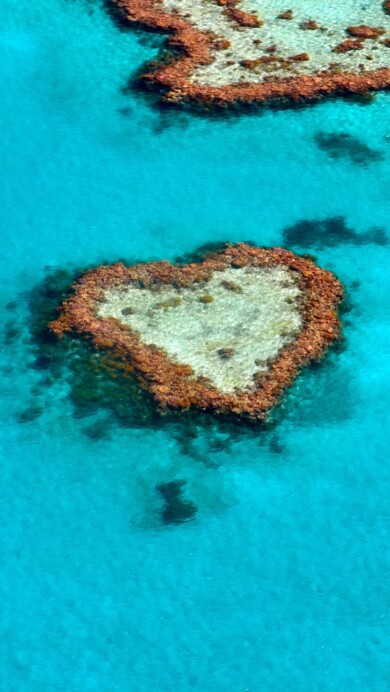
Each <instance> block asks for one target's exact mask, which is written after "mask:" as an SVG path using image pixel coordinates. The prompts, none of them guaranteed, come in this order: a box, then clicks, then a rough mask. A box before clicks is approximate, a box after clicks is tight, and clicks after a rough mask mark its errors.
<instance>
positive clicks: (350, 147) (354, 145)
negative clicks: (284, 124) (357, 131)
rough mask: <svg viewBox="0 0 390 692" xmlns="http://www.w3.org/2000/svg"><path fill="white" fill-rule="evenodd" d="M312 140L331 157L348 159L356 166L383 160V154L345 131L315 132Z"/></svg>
mask: <svg viewBox="0 0 390 692" xmlns="http://www.w3.org/2000/svg"><path fill="white" fill-rule="evenodd" d="M314 141H315V143H316V144H317V146H318V148H319V149H321V151H324V152H326V153H327V154H328V156H330V157H331V158H332V159H348V160H349V161H351V162H352V163H354V164H356V165H357V166H368V165H369V164H370V163H375V162H377V161H383V159H384V154H383V152H381V151H379V150H378V149H373V148H372V147H369V146H368V144H366V143H365V142H363V141H362V140H361V139H359V138H358V137H355V136H354V135H350V134H348V133H347V132H317V133H316V134H315V135H314Z"/></svg>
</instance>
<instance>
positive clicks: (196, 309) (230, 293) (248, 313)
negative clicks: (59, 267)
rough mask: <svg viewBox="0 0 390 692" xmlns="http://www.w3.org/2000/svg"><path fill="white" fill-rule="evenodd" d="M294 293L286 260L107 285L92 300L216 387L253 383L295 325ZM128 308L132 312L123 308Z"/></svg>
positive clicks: (106, 314) (295, 287) (295, 286)
mask: <svg viewBox="0 0 390 692" xmlns="http://www.w3.org/2000/svg"><path fill="white" fill-rule="evenodd" d="M222 282H231V283H232V284H233V285H231V286H230V287H229V286H228V284H225V285H223V283H222ZM300 295H301V290H300V288H299V286H298V284H297V282H296V280H295V278H294V276H293V274H292V272H290V271H289V270H288V269H286V268H285V267H245V268H238V269H234V268H231V267H229V268H227V269H224V270H222V271H215V272H214V273H213V275H212V276H211V278H210V279H209V280H208V281H207V282H203V283H202V284H194V285H193V287H189V288H175V287H174V286H172V285H163V284H159V285H158V290H151V289H149V288H138V287H135V286H126V287H125V286H123V287H122V286H121V287H118V288H112V289H107V290H106V291H104V298H105V301H106V302H103V303H99V304H97V306H96V307H97V312H98V315H99V317H115V318H117V319H118V320H120V321H121V322H123V323H124V324H127V325H129V327H131V329H132V330H134V331H135V332H137V333H138V334H139V336H140V338H141V339H142V341H143V342H144V343H146V344H154V345H155V346H157V347H159V348H161V349H163V350H164V351H165V352H166V353H167V355H168V356H169V358H170V359H171V360H173V361H175V362H177V363H181V364H188V365H191V367H192V369H193V372H194V377H199V376H203V377H207V378H208V379H209V380H210V381H211V383H212V384H213V385H214V386H216V387H217V388H218V390H220V391H221V392H233V391H234V390H235V389H239V390H252V389H254V381H253V376H254V375H255V373H257V372H261V371H266V370H267V362H268V361H270V360H271V359H273V358H275V357H276V356H277V354H278V353H279V352H280V350H281V349H282V348H283V347H284V346H285V345H286V344H288V343H290V342H291V341H292V340H293V339H294V337H295V336H296V334H297V333H298V332H299V331H300V329H301V327H302V318H301V313H300V308H299V304H298V303H299V300H298V298H299V296H300ZM205 296H211V297H212V301H211V302H202V301H209V298H205ZM129 308H130V309H131V310H132V311H134V312H133V314H127V315H123V313H122V310H126V309H127V310H128V311H129ZM220 349H232V352H227V353H226V352H223V351H222V352H221V350H220ZM224 355H225V356H226V355H227V356H228V357H224Z"/></svg>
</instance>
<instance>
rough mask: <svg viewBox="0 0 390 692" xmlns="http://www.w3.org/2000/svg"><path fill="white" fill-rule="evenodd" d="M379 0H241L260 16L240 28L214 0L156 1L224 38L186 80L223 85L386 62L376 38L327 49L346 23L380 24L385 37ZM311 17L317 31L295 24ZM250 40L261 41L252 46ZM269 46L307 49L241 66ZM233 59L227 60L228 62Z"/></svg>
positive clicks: (389, 51) (386, 21) (357, 69)
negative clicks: (299, 58) (296, 58)
mask: <svg viewBox="0 0 390 692" xmlns="http://www.w3.org/2000/svg"><path fill="white" fill-rule="evenodd" d="M382 5H383V3H382V0H366V1H364V0H363V1H362V0H339V1H338V2H324V1H323V0H291V2H290V1H289V0H287V2H283V1H281V0H242V2H240V4H239V5H238V8H239V9H240V10H244V11H245V12H248V13H251V12H253V11H255V12H256V14H257V15H258V16H259V17H260V18H261V19H262V20H263V21H264V25H263V26H262V27H259V28H243V27H239V26H236V25H235V24H234V23H232V22H231V21H229V19H228V18H227V17H226V16H224V15H223V9H224V8H223V7H220V6H219V5H217V3H216V2H215V1H214V0H162V3H161V6H162V8H163V9H164V10H165V11H167V12H169V13H171V12H172V10H173V11H176V12H178V14H179V15H181V16H186V21H187V22H189V23H190V24H192V25H193V26H195V27H197V28H198V29H201V30H203V31H213V32H214V33H215V34H217V35H218V36H219V37H220V38H223V39H227V40H228V41H229V42H230V44H231V45H230V47H229V48H228V49H227V50H213V51H212V57H213V62H212V63H211V64H209V65H202V66H199V67H197V68H195V69H194V71H193V74H192V75H191V76H190V81H192V82H194V83H196V84H199V85H209V86H223V85H224V84H237V83H244V82H249V83H261V82H262V81H264V78H265V77H267V76H268V77H269V76H279V77H293V76H299V75H310V74H317V73H319V72H321V71H323V70H328V69H329V68H330V67H331V65H332V64H333V65H334V64H337V65H338V66H339V68H340V70H341V71H343V72H347V73H354V74H359V73H361V72H363V71H372V70H376V69H378V68H380V67H390V48H387V47H386V46H384V45H382V44H381V43H380V40H377V41H373V40H366V41H365V42H364V44H363V49H362V50H355V51H350V52H348V53H333V52H332V49H333V48H334V47H335V46H337V45H338V44H339V43H341V42H342V41H345V39H347V38H349V37H348V35H347V34H346V32H345V29H346V28H347V27H348V26H350V25H360V24H366V25H370V26H374V27H383V28H385V29H386V31H387V33H386V34H385V36H384V37H385V38H389V37H390V16H389V15H386V14H385V13H384V11H383V6H382ZM289 9H291V10H292V11H293V13H294V19H293V20H283V19H278V15H279V14H280V13H281V12H283V11H286V10H289ZM308 20H315V21H316V22H317V23H318V24H319V25H320V26H321V27H322V29H321V30H315V31H310V30H309V31H304V30H302V29H301V28H300V24H301V23H302V22H304V21H308ZM255 40H260V41H261V44H260V45H256V44H255V43H254V41H255ZM273 45H275V46H276V47H277V52H276V53H275V55H277V56H279V57H281V58H288V57H291V56H293V55H296V54H299V53H307V54H308V55H309V56H310V59H309V60H308V61H306V62H295V63H294V64H293V65H291V66H290V67H288V68H287V69H286V67H285V66H284V67H283V66H279V65H277V64H272V63H271V64H268V65H260V66H257V67H256V68H254V69H248V68H245V67H242V66H241V65H240V62H241V61H242V60H248V59H249V60H255V59H257V58H261V57H263V56H264V55H268V53H267V52H266V51H265V50H264V49H265V48H267V47H269V46H273ZM229 63H233V64H229Z"/></svg>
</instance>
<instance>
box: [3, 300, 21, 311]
mask: <svg viewBox="0 0 390 692" xmlns="http://www.w3.org/2000/svg"><path fill="white" fill-rule="evenodd" d="M18 307H19V303H18V301H17V300H11V301H10V302H9V303H7V305H6V306H5V309H6V310H8V311H13V310H17V309H18Z"/></svg>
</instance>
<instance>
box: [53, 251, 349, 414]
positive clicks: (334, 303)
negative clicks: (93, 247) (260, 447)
mask: <svg viewBox="0 0 390 692" xmlns="http://www.w3.org/2000/svg"><path fill="white" fill-rule="evenodd" d="M278 265H279V266H280V265H282V266H284V267H286V268H288V269H289V270H290V271H293V272H295V273H296V277H297V280H298V281H299V283H300V286H301V289H302V293H303V297H304V300H303V301H302V308H301V309H302V318H303V320H302V321H303V327H302V330H301V332H300V333H299V335H298V336H297V337H296V338H295V340H294V341H293V342H292V343H290V344H289V345H287V346H286V347H285V348H283V349H282V350H281V351H280V353H279V354H278V356H277V357H276V358H275V359H274V360H273V361H272V362H271V363H270V364H269V370H268V371H267V373H265V374H263V373H262V376H261V377H258V378H256V376H255V378H254V383H255V386H254V389H253V390H251V391H236V392H234V393H221V392H220V391H218V390H217V389H216V388H215V387H213V386H212V385H210V383H209V382H208V381H206V380H202V378H197V379H195V378H194V377H192V370H191V368H190V367H189V366H188V365H185V364H178V363H175V362H173V361H172V360H170V359H169V358H168V356H167V355H166V353H165V352H164V351H163V350H160V349H158V348H157V347H156V346H154V345H147V344H144V343H143V342H142V341H141V339H140V338H139V336H138V335H137V334H136V333H135V332H134V331H132V330H131V329H130V328H129V327H128V326H126V325H125V324H123V323H121V322H120V321H119V320H116V319H115V318H112V317H108V318H99V317H98V316H97V308H96V306H97V304H98V303H99V301H100V300H102V298H103V291H104V290H106V289H108V288H112V287H114V286H121V285H126V284H136V285H138V286H144V287H148V286H152V285H154V284H158V283H162V284H173V285H176V286H181V287H186V286H191V285H193V284H194V283H196V282H199V281H204V280H207V279H208V278H210V276H211V275H212V273H213V272H214V271H215V270H223V269H225V268H226V267H229V266H233V267H245V266H257V267H259V266H260V267H267V266H268V267H270V266H278ZM342 297H343V289H342V286H341V284H340V282H339V281H338V280H337V279H336V277H335V276H334V275H333V274H331V273H330V272H329V271H326V270H324V269H321V268H319V267H317V266H316V265H315V264H314V263H313V262H312V261H311V260H309V259H306V258H303V257H299V256H298V255H295V254H293V253H292V252H289V251H288V250H284V249H283V248H272V249H264V248H256V247H250V246H248V245H245V244H243V243H238V244H237V245H229V246H227V247H226V249H225V250H223V251H222V252H220V253H214V254H211V255H208V256H206V257H205V258H204V259H203V261H202V262H200V263H198V264H188V265H185V266H179V265H173V264H170V263H169V262H166V261H162V262H151V263H149V264H138V265H134V266H130V267H126V266H125V265H123V264H121V263H118V264H113V265H110V266H101V267H98V268H97V269H93V270H92V271H88V272H87V273H86V274H84V275H83V276H82V278H81V279H80V280H79V281H78V282H77V283H76V284H75V286H74V293H73V295H72V296H71V297H70V298H69V299H68V300H66V301H65V303H64V304H63V305H62V306H61V308H60V316H59V317H58V319H57V320H56V321H54V322H52V323H51V324H50V328H51V330H52V331H53V332H54V333H55V334H57V335H58V336H62V335H63V334H64V333H65V332H73V333H77V334H80V335H83V336H85V337H87V338H89V339H90V340H91V341H92V343H93V345H94V346H95V348H96V349H99V350H107V349H108V350H109V351H111V352H112V353H114V354H115V357H116V362H117V364H118V366H119V367H120V368H121V369H122V371H123V372H124V373H126V372H132V373H135V374H136V375H137V376H138V378H139V380H140V384H141V386H143V387H145V388H146V389H148V390H149V392H150V393H151V394H152V395H153V397H154V399H155V400H156V402H157V403H158V404H159V406H160V408H161V410H163V411H164V410H166V409H168V408H174V409H188V408H190V407H195V408H198V409H202V410H207V411H212V412H214V413H219V414H233V415H236V416H241V417H246V418H252V419H264V418H265V416H266V414H267V412H268V411H269V410H270V409H271V408H272V407H273V406H275V404H276V403H277V402H278V401H279V399H280V396H281V394H282V393H283V391H284V390H285V389H286V387H288V386H289V385H290V384H291V383H292V381H293V380H294V378H295V377H296V376H297V374H298V372H299V371H300V369H301V368H302V367H303V366H305V365H306V364H307V363H309V362H310V361H311V360H313V359H315V360H318V359H320V358H321V357H322V356H323V355H324V353H325V351H326V350H327V348H328V346H329V345H330V344H331V342H332V341H334V340H335V339H337V338H339V336H340V323H339V319H338V315H337V307H338V303H339V301H340V300H341V299H342Z"/></svg>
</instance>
